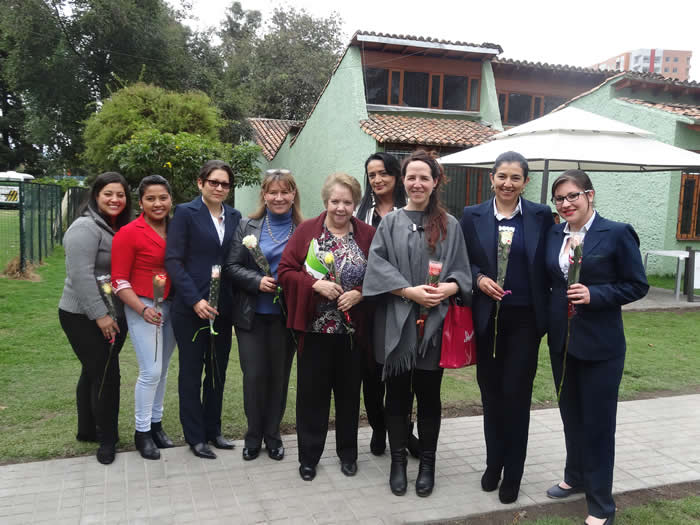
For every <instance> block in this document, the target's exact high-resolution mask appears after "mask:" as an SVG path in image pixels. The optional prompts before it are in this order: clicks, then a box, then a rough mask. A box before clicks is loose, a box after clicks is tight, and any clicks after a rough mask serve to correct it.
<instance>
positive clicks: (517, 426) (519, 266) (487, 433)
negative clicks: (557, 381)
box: [461, 151, 553, 503]
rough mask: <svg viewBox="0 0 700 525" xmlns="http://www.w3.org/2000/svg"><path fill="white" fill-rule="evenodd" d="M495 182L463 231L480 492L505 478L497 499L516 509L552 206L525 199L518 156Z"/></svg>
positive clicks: (543, 314)
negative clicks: (481, 454) (504, 244)
mask: <svg viewBox="0 0 700 525" xmlns="http://www.w3.org/2000/svg"><path fill="white" fill-rule="evenodd" d="M490 178H491V187H492V190H493V192H494V197H493V199H489V200H487V201H486V202H483V203H481V204H477V205H476V206H467V207H466V208H464V213H463V214H462V220H461V225H462V232H463V233H464V239H465V241H466V243H467V251H468V252H469V261H470V262H471V272H472V280H473V283H474V302H473V305H472V313H473V316H474V327H475V329H476V340H477V371H476V377H477V381H478V382H479V389H480V390H481V401H482V405H483V407H484V437H485V440H486V471H485V472H484V474H483V476H482V478H481V488H482V489H483V490H484V491H486V492H490V491H493V490H496V488H498V483H499V481H500V479H501V474H502V475H503V482H502V483H501V486H500V490H499V492H498V497H499V499H500V501H501V502H502V503H512V502H513V501H515V500H516V499H517V497H518V493H519V491H520V481H521V479H522V476H523V469H524V466H525V456H526V453H527V436H528V429H529V426H530V401H531V398H532V383H533V381H534V379H535V372H536V371H537V353H538V349H539V346H540V339H541V338H542V336H543V335H544V333H545V331H546V329H547V298H548V291H549V286H548V285H547V282H548V279H547V272H546V269H545V265H544V255H545V239H546V234H547V232H548V231H549V228H550V227H551V226H552V224H553V222H552V215H551V211H550V209H549V206H545V205H542V204H536V203H534V202H530V201H528V200H526V199H524V198H523V197H522V196H521V195H522V193H523V191H524V190H525V186H526V185H527V183H528V182H529V180H530V179H529V178H528V164H527V160H526V159H525V157H523V156H522V155H520V154H519V153H516V152H514V151H508V152H505V153H502V154H501V155H499V156H498V158H497V159H496V162H495V164H494V166H493V169H492V170H491V174H490ZM499 231H500V232H501V233H503V232H512V243H511V245H510V254H509V256H508V266H507V273H506V275H505V283H504V284H503V287H501V286H499V285H498V282H497V281H498V262H497V261H498V255H497V254H498V243H499V234H500V233H499ZM505 290H508V294H506V293H505ZM497 303H500V306H499V307H498V317H496V312H497V310H496V304H497ZM496 319H498V339H497V341H496V343H495V345H494V330H495V327H494V325H495V323H496ZM494 349H495V350H494Z"/></svg>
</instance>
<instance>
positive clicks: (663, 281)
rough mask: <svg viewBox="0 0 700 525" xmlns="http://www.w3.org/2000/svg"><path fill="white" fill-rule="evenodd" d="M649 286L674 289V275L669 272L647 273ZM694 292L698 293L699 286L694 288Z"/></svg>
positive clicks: (699, 290) (699, 291) (699, 292)
mask: <svg viewBox="0 0 700 525" xmlns="http://www.w3.org/2000/svg"><path fill="white" fill-rule="evenodd" d="M647 281H649V286H655V287H656V288H665V289H666V290H675V289H676V276H675V275H671V274H666V275H647ZM694 292H695V293H696V294H700V288H695V290H694ZM681 294H683V279H682V278H681Z"/></svg>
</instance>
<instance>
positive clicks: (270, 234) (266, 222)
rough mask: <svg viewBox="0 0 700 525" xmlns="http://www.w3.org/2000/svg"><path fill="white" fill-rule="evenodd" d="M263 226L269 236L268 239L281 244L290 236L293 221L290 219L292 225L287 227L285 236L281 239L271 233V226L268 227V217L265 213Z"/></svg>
mask: <svg viewBox="0 0 700 525" xmlns="http://www.w3.org/2000/svg"><path fill="white" fill-rule="evenodd" d="M265 226H266V227H267V234H268V235H269V236H270V239H272V242H274V243H275V244H282V243H283V242H287V241H288V240H289V238H290V237H291V236H292V232H293V231H294V221H292V225H291V226H290V227H289V231H288V232H287V236H286V237H285V238H284V239H282V240H278V239H276V238H275V236H274V235H273V234H272V228H271V227H270V217H269V216H268V215H267V214H266V215H265Z"/></svg>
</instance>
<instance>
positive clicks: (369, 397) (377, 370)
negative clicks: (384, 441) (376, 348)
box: [362, 355, 386, 432]
mask: <svg viewBox="0 0 700 525" xmlns="http://www.w3.org/2000/svg"><path fill="white" fill-rule="evenodd" d="M385 391H386V388H385V385H384V381H382V365H380V364H377V362H376V361H375V360H374V355H369V356H366V355H365V356H362V397H363V398H364V401H365V411H366V412H367V421H369V426H371V427H372V429H373V430H375V431H378V432H384V430H385V429H386V422H385V421H384V393H385Z"/></svg>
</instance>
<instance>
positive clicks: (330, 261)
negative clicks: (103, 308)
mask: <svg viewBox="0 0 700 525" xmlns="http://www.w3.org/2000/svg"><path fill="white" fill-rule="evenodd" d="M323 262H324V264H325V265H326V268H328V280H330V281H333V282H334V283H335V284H337V285H338V286H340V287H341V288H342V286H343V285H342V284H341V282H340V274H339V273H338V269H337V268H336V266H335V257H334V256H333V254H332V253H331V252H326V254H325V255H324V256H323ZM343 317H345V322H344V323H343V324H344V325H345V330H346V331H347V332H348V334H350V335H352V334H354V333H355V328H354V327H353V325H352V319H351V318H350V312H343Z"/></svg>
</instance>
